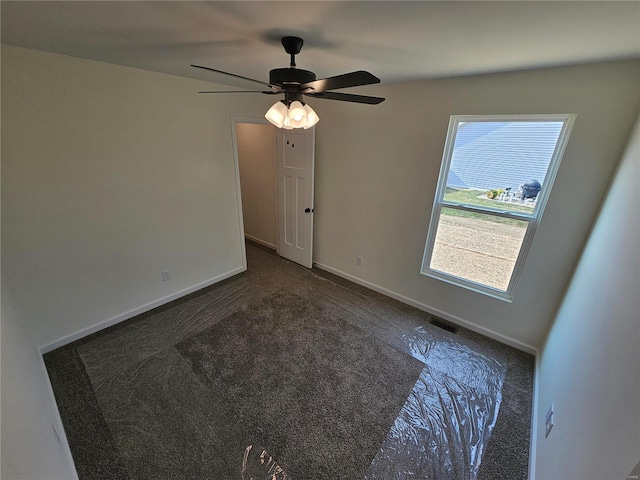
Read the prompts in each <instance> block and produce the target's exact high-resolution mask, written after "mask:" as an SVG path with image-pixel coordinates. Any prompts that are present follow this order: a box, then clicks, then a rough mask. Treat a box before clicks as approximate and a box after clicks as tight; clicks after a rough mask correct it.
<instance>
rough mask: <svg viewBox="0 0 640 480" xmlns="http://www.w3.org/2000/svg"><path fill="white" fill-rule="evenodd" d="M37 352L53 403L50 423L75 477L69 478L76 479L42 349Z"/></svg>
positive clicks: (74, 465)
mask: <svg viewBox="0 0 640 480" xmlns="http://www.w3.org/2000/svg"><path fill="white" fill-rule="evenodd" d="M38 352H39V353H40V355H39V357H40V358H39V359H38V360H39V362H40V368H41V369H42V375H43V376H44V378H45V381H46V385H47V391H48V392H49V397H50V399H51V404H52V405H53V411H54V415H55V423H56V425H55V426H54V425H53V424H52V425H51V426H52V427H55V433H56V434H57V435H58V439H59V443H60V445H61V447H62V449H63V450H64V455H65V456H66V457H67V459H68V460H69V463H70V464H71V468H72V469H73V473H74V475H75V477H74V478H73V479H70V480H77V479H78V472H77V470H76V464H75V462H74V461H73V455H71V447H70V446H69V441H68V440H67V434H66V433H65V431H64V426H63V425H62V417H60V410H59V409H58V402H56V396H55V395H54V394H53V386H52V385H51V379H50V378H49V373H48V372H47V366H46V365H45V363H44V358H43V357H42V354H43V351H42V349H41V348H40V349H38Z"/></svg>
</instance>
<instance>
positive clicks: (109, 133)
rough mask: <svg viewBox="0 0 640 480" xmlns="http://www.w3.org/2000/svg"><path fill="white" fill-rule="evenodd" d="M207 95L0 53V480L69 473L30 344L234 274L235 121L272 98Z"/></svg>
mask: <svg viewBox="0 0 640 480" xmlns="http://www.w3.org/2000/svg"><path fill="white" fill-rule="evenodd" d="M210 88H211V84H208V83H204V82H198V81H195V80H189V79H184V78H179V77H172V76H168V75H162V74H158V73H152V72H147V71H142V70H136V69H132V68H126V67H119V66H115V65H109V64H105V63H98V62H91V61H87V60H81V59H75V58H70V57H65V56H60V55H55V54H50V53H44V52H36V51H32V50H26V49H21V48H16V47H9V46H4V45H3V46H2V478H7V479H15V478H25V479H37V478H46V479H51V478H70V477H71V475H70V472H71V467H70V465H69V464H68V462H66V460H65V458H64V452H63V453H62V454H61V453H60V451H59V449H58V447H57V443H55V444H54V443H53V442H55V439H54V438H53V434H52V428H51V423H53V422H54V412H55V410H54V406H53V404H52V399H51V397H48V395H49V389H48V388H49V387H48V385H47V384H46V377H45V374H44V370H43V367H42V359H41V357H40V355H39V353H38V351H37V349H38V348H40V347H42V346H46V345H48V344H51V343H52V342H55V341H57V340H59V339H61V338H65V337H67V336H69V335H72V334H75V333H77V332H82V331H83V330H84V329H87V328H92V327H94V326H96V325H99V324H100V323H101V322H104V321H108V320H110V319H114V318H116V319H117V318H123V316H126V315H127V312H132V311H136V309H139V308H140V307H144V306H145V305H148V304H153V303H154V302H157V301H162V299H166V298H170V297H171V296H174V295H179V294H180V292H182V291H184V290H185V289H186V290H188V289H190V288H193V287H194V286H198V285H202V284H203V283H204V284H206V283H208V282H212V281H215V280H217V279H219V278H222V277H224V276H226V275H229V274H231V273H234V272H238V271H241V270H242V269H243V262H244V257H243V239H242V236H241V223H240V215H239V205H238V196H237V193H238V192H237V188H236V169H235V162H234V159H233V148H232V147H233V145H232V138H231V120H230V118H231V116H232V115H241V116H251V117H259V116H261V115H263V114H264V112H265V111H266V110H267V109H268V108H269V105H270V102H271V103H272V102H273V100H272V99H271V98H270V97H267V96H266V95H265V98H264V99H262V98H256V97H255V96H236V95H219V96H213V95H208V96H203V95H200V96H199V95H197V94H196V92H197V91H198V90H202V89H210ZM247 97H250V98H247ZM163 270H169V271H170V275H171V280H170V281H168V282H163V281H162V277H161V271H163ZM10 306H12V307H11V308H10ZM52 439H53V440H52Z"/></svg>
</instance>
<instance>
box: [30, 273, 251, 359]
mask: <svg viewBox="0 0 640 480" xmlns="http://www.w3.org/2000/svg"><path fill="white" fill-rule="evenodd" d="M246 269H247V266H246V264H245V265H243V266H241V267H238V268H234V269H233V270H231V271H229V272H226V273H223V274H221V275H218V276H216V277H213V278H210V279H209V280H205V281H204V282H200V283H197V284H195V285H192V286H191V287H188V288H185V289H182V290H180V291H178V292H175V293H172V294H171V295H167V296H166V297H162V298H159V299H158V300H154V301H153V302H149V303H147V304H145V305H142V306H141V307H138V308H134V309H132V310H129V311H127V312H124V313H121V314H119V315H116V316H115V317H111V318H108V319H107V320H103V321H101V322H98V323H96V324H95V325H92V326H90V327H86V328H83V329H82V330H80V331H78V332H76V333H72V334H71V335H67V336H65V337H62V338H60V339H59V340H56V341H55V342H53V343H50V344H49V345H45V346H42V347H40V352H41V354H43V355H44V354H45V353H48V352H50V351H52V350H55V349H56V348H59V347H62V346H64V345H67V344H68V343H71V342H75V341H76V340H79V339H81V338H83V337H86V336H87V335H91V334H92V333H96V332H98V331H100V330H103V329H105V328H107V327H110V326H112V325H115V324H116V323H120V322H123V321H125V320H129V319H130V318H133V317H135V316H136V315H140V314H141V313H145V312H148V311H149V310H152V309H154V308H156V307H159V306H161V305H164V304H165V303H169V302H171V301H173V300H176V299H178V298H180V297H184V296H185V295H189V294H190V293H193V292H196V291H198V290H200V289H202V288H205V287H208V286H209V285H213V284H214V283H218V282H221V281H222V280H225V279H226V278H229V277H232V276H234V275H237V274H238V273H241V272H244V271H245V270H246Z"/></svg>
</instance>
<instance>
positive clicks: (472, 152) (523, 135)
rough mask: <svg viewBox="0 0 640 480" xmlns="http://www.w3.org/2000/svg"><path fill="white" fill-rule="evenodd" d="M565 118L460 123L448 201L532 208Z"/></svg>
mask: <svg viewBox="0 0 640 480" xmlns="http://www.w3.org/2000/svg"><path fill="white" fill-rule="evenodd" d="M563 125H564V122H562V121H547V122H543V121H539V122H534V121H511V122H481V121H472V122H460V123H459V124H458V130H457V133H456V138H455V143H454V146H453V153H452V157H451V164H450V166H449V172H448V177H447V185H446V186H447V188H446V191H445V194H444V200H445V201H449V202H454V203H464V204H467V205H477V206H482V207H489V208H494V209H497V210H506V211H511V212H524V213H532V212H533V211H534V209H535V206H536V201H537V198H538V193H539V192H540V189H541V188H542V185H543V184H544V180H545V177H546V175H547V170H548V169H549V164H550V163H551V159H552V157H553V152H554V150H555V148H556V144H557V143H558V138H559V136H560V132H561V131H562V127H563Z"/></svg>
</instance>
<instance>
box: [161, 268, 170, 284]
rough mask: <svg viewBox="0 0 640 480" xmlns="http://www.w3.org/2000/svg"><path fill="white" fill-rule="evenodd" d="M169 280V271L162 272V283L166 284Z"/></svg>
mask: <svg viewBox="0 0 640 480" xmlns="http://www.w3.org/2000/svg"><path fill="white" fill-rule="evenodd" d="M167 280H169V270H165V271H163V272H162V281H163V282H166V281H167Z"/></svg>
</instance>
